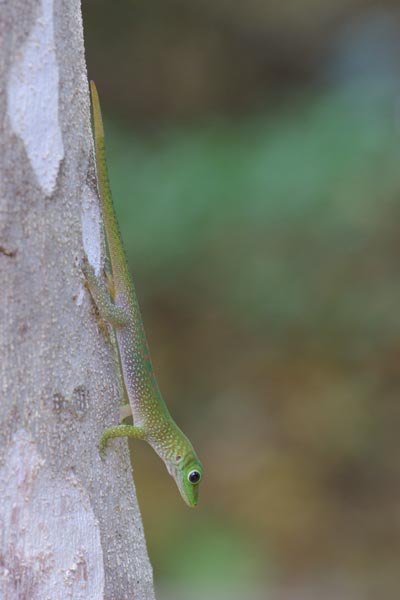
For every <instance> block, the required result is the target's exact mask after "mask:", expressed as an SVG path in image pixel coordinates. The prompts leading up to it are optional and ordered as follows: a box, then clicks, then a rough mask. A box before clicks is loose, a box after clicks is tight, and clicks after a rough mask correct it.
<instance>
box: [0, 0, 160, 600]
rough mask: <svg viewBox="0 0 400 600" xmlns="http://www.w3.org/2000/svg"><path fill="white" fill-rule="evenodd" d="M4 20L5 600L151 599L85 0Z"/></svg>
mask: <svg viewBox="0 0 400 600" xmlns="http://www.w3.org/2000/svg"><path fill="white" fill-rule="evenodd" d="M1 4H2V6H1V13H0V114H1V116H2V120H1V125H0V357H1V359H0V422H1V425H0V438H1V439H0V498H1V501H0V598H2V600H15V599H21V600H25V599H26V600H28V599H29V600H47V599H49V600H58V599H59V600H65V599H68V598H71V599H73V600H79V599H82V600H83V599H84V600H91V599H93V600H94V599H103V598H104V599H106V600H114V599H115V600H122V599H129V600H135V599H137V600H139V599H140V600H153V599H154V592H153V581H152V571H151V566H150V564H149V560H148V556H147V550H146V544H145V539H144V535H143V528H142V523H141V517H140V513H139V508H138V504H137V499H136V494H135V490H134V486H133V482H132V479H131V469H130V463H129V456H128V452H127V446H126V441H124V440H118V441H116V442H115V443H114V444H113V449H112V452H109V453H108V456H107V460H106V462H105V463H104V464H103V463H102V461H101V460H100V457H99V454H98V446H97V443H98V438H99V435H100V433H101V431H102V430H103V429H104V428H105V427H106V426H109V425H111V424H114V423H116V422H117V421H118V404H119V399H120V398H121V397H122V389H121V382H120V381H119V380H118V379H116V372H117V370H116V367H117V362H116V354H115V349H114V347H113V337H112V334H111V332H108V334H107V333H105V332H104V331H103V329H102V328H101V327H99V325H98V322H97V320H96V315H95V314H94V310H93V305H92V304H91V301H90V297H89V294H88V293H87V292H86V290H85V288H84V286H83V278H82V275H81V271H80V267H79V264H80V260H81V259H82V257H83V255H84V254H87V255H88V257H89V260H90V262H91V263H92V264H93V265H94V266H95V269H96V271H97V272H99V271H100V268H101V265H102V261H103V258H104V248H103V245H102V235H101V228H100V213H99V209H98V201H97V191H96V182H95V171H94V160H93V149H92V136H91V130H90V115H89V97H88V86H87V75H86V65H85V62H84V49H83V32H82V22H81V12H80V2H79V0H4V1H3V2H2V3H1Z"/></svg>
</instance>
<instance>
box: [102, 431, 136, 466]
mask: <svg viewBox="0 0 400 600" xmlns="http://www.w3.org/2000/svg"><path fill="white" fill-rule="evenodd" d="M116 437H132V438H135V439H137V440H144V439H145V437H146V434H145V431H144V429H143V428H142V427H135V426H134V425H116V427H109V428H108V429H105V430H104V431H103V433H102V434H101V436H100V442H99V451H100V456H101V458H102V459H103V460H104V459H105V455H106V446H107V443H108V440H109V439H111V438H116Z"/></svg>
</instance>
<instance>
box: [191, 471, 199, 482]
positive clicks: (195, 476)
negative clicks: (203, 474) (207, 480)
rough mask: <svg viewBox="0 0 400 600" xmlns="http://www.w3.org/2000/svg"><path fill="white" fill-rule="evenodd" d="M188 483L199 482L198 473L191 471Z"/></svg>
mask: <svg viewBox="0 0 400 600" xmlns="http://www.w3.org/2000/svg"><path fill="white" fill-rule="evenodd" d="M189 481H190V483H197V482H198V481H200V473H199V472H198V471H192V472H191V473H190V475H189Z"/></svg>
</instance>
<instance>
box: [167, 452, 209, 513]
mask: <svg viewBox="0 0 400 600" xmlns="http://www.w3.org/2000/svg"><path fill="white" fill-rule="evenodd" d="M175 461H176V463H175V465H174V468H173V469H172V470H171V471H172V472H171V475H172V477H173V478H174V479H175V482H176V485H177V486H178V489H179V491H180V493H181V496H182V498H183V499H184V501H185V502H186V504H187V505H188V506H190V507H195V506H196V505H197V501H198V497H199V484H200V481H201V478H202V476H203V467H202V465H201V462H200V461H199V459H198V458H197V456H195V455H190V456H187V457H186V458H185V460H183V459H182V457H181V456H180V455H179V454H178V455H177V456H176V457H175Z"/></svg>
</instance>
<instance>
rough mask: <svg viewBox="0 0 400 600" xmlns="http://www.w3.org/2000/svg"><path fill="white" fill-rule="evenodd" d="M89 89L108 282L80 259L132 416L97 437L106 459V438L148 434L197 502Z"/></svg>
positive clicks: (196, 465)
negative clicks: (108, 330)
mask: <svg viewBox="0 0 400 600" xmlns="http://www.w3.org/2000/svg"><path fill="white" fill-rule="evenodd" d="M90 89H91V95H92V108H93V123H94V139H95V150H96V166H97V178H98V187H99V195H100V203H101V211H102V216H103V222H104V228H105V234H106V241H107V246H108V252H109V255H110V262H111V270H112V275H111V277H110V281H109V282H108V286H106V285H105V284H104V282H103V281H102V280H101V279H100V278H98V277H97V276H96V275H95V273H94V269H93V267H92V266H91V265H90V264H89V263H88V261H87V260H84V261H83V263H82V270H83V273H84V275H85V278H86V283H87V286H88V288H89V290H90V293H91V296H92V298H93V300H94V302H95V304H96V306H97V308H98V310H99V313H100V315H101V317H102V318H103V319H104V320H105V321H107V322H109V323H110V324H111V325H112V326H113V327H114V329H115V334H116V338H117V345H118V351H119V357H120V364H121V368H122V375H123V382H124V385H125V390H126V394H127V396H128V399H129V403H130V405H131V410H132V415H133V422H134V425H125V424H121V425H116V426H115V427H110V428H109V429H106V430H105V431H104V432H103V434H102V435H101V437H100V454H101V455H102V458H103V459H104V455H105V448H106V445H107V442H108V440H109V439H110V438H114V437H133V438H137V439H141V440H146V442H148V443H149V444H150V445H151V446H152V447H153V448H154V450H155V451H156V452H157V454H158V455H159V456H160V458H161V459H162V460H163V461H164V463H165V465H166V467H167V470H168V472H169V474H170V475H172V477H173V478H174V479H175V482H176V485H177V486H178V489H179V491H180V493H181V496H182V498H183V499H184V501H185V502H186V504H188V505H189V506H196V504H197V500H198V493H199V483H200V481H201V478H202V474H203V468H202V465H201V462H200V460H199V458H198V457H197V454H196V452H195V450H194V448H193V446H192V444H191V443H190V441H189V440H188V438H187V437H186V436H185V435H184V433H183V432H182V431H181V430H180V429H179V427H178V426H177V424H176V423H175V421H174V420H173V418H172V417H171V415H170V413H169V411H168V408H167V406H166V404H165V402H164V400H163V398H162V396H161V394H160V390H159V388H158V385H157V381H156V378H155V375H154V372H153V366H152V363H151V359H150V353H149V348H148V345H147V341H146V335H145V332H144V328H143V323H142V319H141V316H140V309H139V304H138V300H137V298H136V294H135V289H134V286H133V282H132V279H131V276H130V273H129V269H128V265H127V262H126V257H125V252H124V248H123V244H122V240H121V236H120V233H119V227H118V222H117V218H116V215H115V212H114V207H113V201H112V195H111V189H110V184H109V179H108V172H107V164H106V157H105V146H104V130H103V121H102V116H101V109H100V102H99V97H98V94H97V89H96V86H95V84H94V83H93V81H91V82H90Z"/></svg>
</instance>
